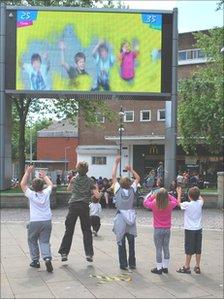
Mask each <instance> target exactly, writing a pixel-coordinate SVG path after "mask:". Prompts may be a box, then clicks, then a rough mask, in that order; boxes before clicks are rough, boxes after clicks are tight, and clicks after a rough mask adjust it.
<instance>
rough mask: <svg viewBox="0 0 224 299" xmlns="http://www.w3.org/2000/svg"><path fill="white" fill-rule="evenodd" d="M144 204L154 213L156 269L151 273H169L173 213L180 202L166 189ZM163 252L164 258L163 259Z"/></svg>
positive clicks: (146, 200)
mask: <svg viewBox="0 0 224 299" xmlns="http://www.w3.org/2000/svg"><path fill="white" fill-rule="evenodd" d="M143 204H144V206H145V207H146V208H148V209H151V210H152V212H153V226H154V243H155V247H156V268H154V269H152V270H151V272H152V273H154V274H162V273H168V265H169V259H170V251H169V242H170V227H171V213H172V210H173V209H174V208H175V207H176V206H177V205H178V202H177V200H176V198H175V197H173V196H171V195H169V194H168V192H167V191H166V189H164V188H161V189H160V190H159V192H158V193H156V194H155V195H154V194H153V195H151V196H149V197H148V198H146V199H145V200H144V203H143ZM162 252H163V256H164V258H162Z"/></svg>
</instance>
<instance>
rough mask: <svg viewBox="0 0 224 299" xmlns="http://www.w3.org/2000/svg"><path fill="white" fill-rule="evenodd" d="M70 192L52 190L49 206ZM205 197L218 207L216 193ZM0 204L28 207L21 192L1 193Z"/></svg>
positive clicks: (207, 204) (65, 201)
mask: <svg viewBox="0 0 224 299" xmlns="http://www.w3.org/2000/svg"><path fill="white" fill-rule="evenodd" d="M70 196H71V194H70V193H67V192H64V191H58V192H56V190H53V192H52V195H51V208H55V207H65V206H67V205H68V200H69V198H70ZM202 196H203V197H204V198H205V205H204V207H205V208H209V209H216V208H218V193H207V194H206V193H202ZM0 206H1V209H2V208H28V200H27V198H26V197H25V196H24V194H23V193H14V194H13V193H9V194H1V201H0Z"/></svg>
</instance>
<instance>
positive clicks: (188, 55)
mask: <svg viewBox="0 0 224 299" xmlns="http://www.w3.org/2000/svg"><path fill="white" fill-rule="evenodd" d="M206 61H207V57H206V56H205V53H203V51H202V50H201V49H187V50H180V51H178V62H179V64H194V63H205V62H206Z"/></svg>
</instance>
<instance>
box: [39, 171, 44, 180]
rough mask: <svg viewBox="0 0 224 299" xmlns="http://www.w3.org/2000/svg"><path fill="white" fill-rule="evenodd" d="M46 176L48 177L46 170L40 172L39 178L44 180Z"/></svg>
mask: <svg viewBox="0 0 224 299" xmlns="http://www.w3.org/2000/svg"><path fill="white" fill-rule="evenodd" d="M45 176H46V171H45V170H40V172H39V177H40V178H42V179H43V178H44V177H45Z"/></svg>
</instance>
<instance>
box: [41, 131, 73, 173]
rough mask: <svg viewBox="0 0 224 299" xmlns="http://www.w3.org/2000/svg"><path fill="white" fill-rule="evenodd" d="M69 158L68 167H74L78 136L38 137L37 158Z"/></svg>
mask: <svg viewBox="0 0 224 299" xmlns="http://www.w3.org/2000/svg"><path fill="white" fill-rule="evenodd" d="M67 146H70V148H67V149H66V159H67V160H69V163H68V169H74V167H75V165H76V162H77V154H76V147H77V146H78V138H75V137H38V138H37V160H64V159H65V147H67Z"/></svg>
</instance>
